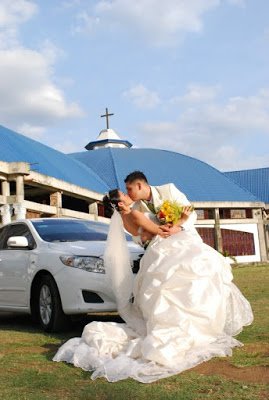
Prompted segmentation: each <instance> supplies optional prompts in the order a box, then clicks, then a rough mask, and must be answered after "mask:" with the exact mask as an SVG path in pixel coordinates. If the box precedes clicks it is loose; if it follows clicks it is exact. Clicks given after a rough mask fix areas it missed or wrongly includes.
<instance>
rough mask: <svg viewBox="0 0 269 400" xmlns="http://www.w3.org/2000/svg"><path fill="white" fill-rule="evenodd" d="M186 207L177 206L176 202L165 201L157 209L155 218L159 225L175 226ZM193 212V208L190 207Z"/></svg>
mask: <svg viewBox="0 0 269 400" xmlns="http://www.w3.org/2000/svg"><path fill="white" fill-rule="evenodd" d="M185 207H188V206H186V205H183V204H179V203H177V202H176V201H170V200H165V201H164V202H163V204H162V205H161V206H160V207H158V208H157V210H156V211H157V212H156V217H157V218H158V220H159V221H160V223H161V224H172V225H174V224H176V223H177V222H178V221H179V220H180V218H181V216H182V214H183V211H184V208H185ZM191 210H193V206H191Z"/></svg>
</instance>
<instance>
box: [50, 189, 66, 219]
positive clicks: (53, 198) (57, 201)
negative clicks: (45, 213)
mask: <svg viewBox="0 0 269 400" xmlns="http://www.w3.org/2000/svg"><path fill="white" fill-rule="evenodd" d="M50 205H51V206H53V207H56V209H57V211H56V216H57V217H59V216H60V215H61V208H62V206H63V202H62V192H55V193H51V194H50Z"/></svg>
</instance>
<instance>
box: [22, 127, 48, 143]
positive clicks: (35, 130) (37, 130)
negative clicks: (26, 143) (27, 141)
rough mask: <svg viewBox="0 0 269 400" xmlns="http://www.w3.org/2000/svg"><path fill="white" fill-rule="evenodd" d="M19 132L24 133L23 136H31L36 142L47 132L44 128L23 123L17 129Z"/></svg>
mask: <svg viewBox="0 0 269 400" xmlns="http://www.w3.org/2000/svg"><path fill="white" fill-rule="evenodd" d="M17 130H18V132H19V133H22V134H24V135H26V136H29V137H31V138H32V139H36V140H39V139H41V138H42V136H43V134H44V132H45V128H44V126H34V125H29V124H27V123H23V124H22V125H19V126H18V127H17Z"/></svg>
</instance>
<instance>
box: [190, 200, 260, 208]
mask: <svg viewBox="0 0 269 400" xmlns="http://www.w3.org/2000/svg"><path fill="white" fill-rule="evenodd" d="M192 204H193V205H194V207H195V208H264V206H265V203H263V202H255V201H253V202H248V201H192Z"/></svg>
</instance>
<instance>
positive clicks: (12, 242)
mask: <svg viewBox="0 0 269 400" xmlns="http://www.w3.org/2000/svg"><path fill="white" fill-rule="evenodd" d="M7 246H8V247H18V248H25V247H29V243H28V240H27V238H26V237H25V236H11V237H10V238H9V239H8V241H7Z"/></svg>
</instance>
